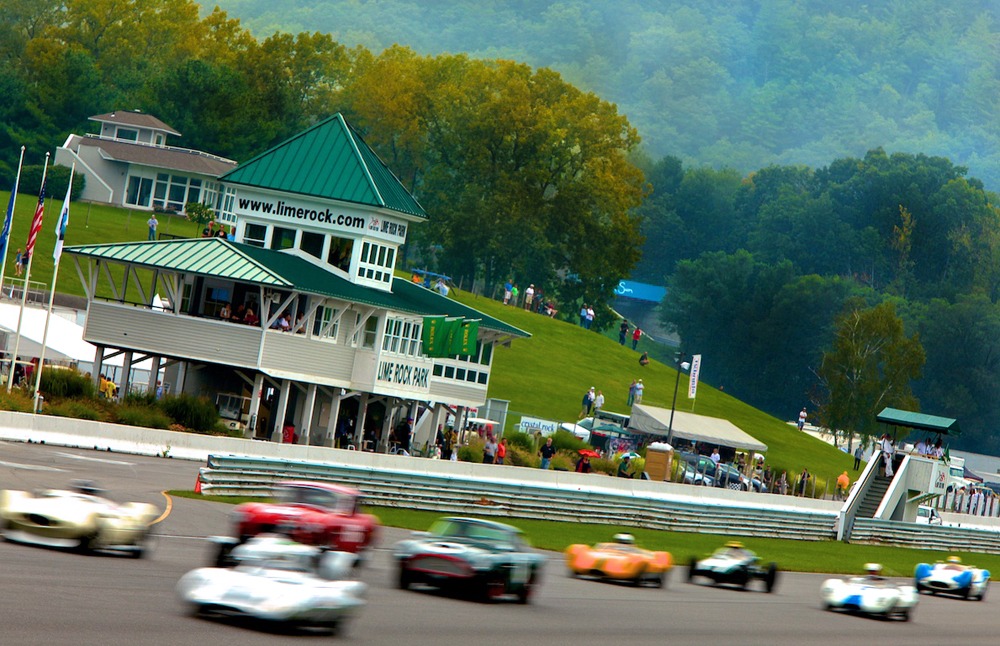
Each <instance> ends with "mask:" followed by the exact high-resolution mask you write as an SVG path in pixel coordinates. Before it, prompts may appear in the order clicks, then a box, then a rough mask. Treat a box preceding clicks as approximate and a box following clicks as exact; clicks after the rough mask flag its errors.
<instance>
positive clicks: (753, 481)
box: [677, 451, 767, 493]
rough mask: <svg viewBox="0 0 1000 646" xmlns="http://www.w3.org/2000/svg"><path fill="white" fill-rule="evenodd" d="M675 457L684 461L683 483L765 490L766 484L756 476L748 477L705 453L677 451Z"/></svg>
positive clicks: (741, 489)
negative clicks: (716, 462)
mask: <svg viewBox="0 0 1000 646" xmlns="http://www.w3.org/2000/svg"><path fill="white" fill-rule="evenodd" d="M677 457H678V458H680V459H681V460H683V461H684V463H685V465H686V466H685V468H684V477H683V482H684V483H685V484H698V485H704V486H706V487H721V488H724V489H735V490H738V491H749V490H750V489H751V488H753V490H754V491H756V492H763V493H766V492H767V486H766V485H765V484H764V483H763V482H761V481H760V480H759V479H758V478H748V477H747V476H745V475H743V474H742V473H740V471H739V470H738V469H737V468H736V467H734V466H732V465H730V464H725V463H719V464H715V462H713V461H712V458H710V457H708V456H707V455H699V454H697V453H688V452H686V451H679V452H678V453H677Z"/></svg>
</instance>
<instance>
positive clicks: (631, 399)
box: [625, 379, 636, 406]
mask: <svg viewBox="0 0 1000 646" xmlns="http://www.w3.org/2000/svg"><path fill="white" fill-rule="evenodd" d="M635 384H636V381H635V379H633V380H632V385H631V386H629V387H628V402H627V403H626V404H625V405H626V406H631V405H632V404H634V403H635Z"/></svg>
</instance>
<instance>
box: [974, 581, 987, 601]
mask: <svg viewBox="0 0 1000 646" xmlns="http://www.w3.org/2000/svg"><path fill="white" fill-rule="evenodd" d="M987 587H989V586H986V585H984V586H983V589H982V590H980V591H979V596H977V597H976V601H982V600H983V599H984V598H985V597H986V588H987Z"/></svg>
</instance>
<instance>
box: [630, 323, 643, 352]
mask: <svg viewBox="0 0 1000 646" xmlns="http://www.w3.org/2000/svg"><path fill="white" fill-rule="evenodd" d="M641 336H642V330H641V329H640V328H639V326H638V325H636V326H635V330H633V331H632V349H633V350H635V349H636V346H637V345H639V338H640V337H641Z"/></svg>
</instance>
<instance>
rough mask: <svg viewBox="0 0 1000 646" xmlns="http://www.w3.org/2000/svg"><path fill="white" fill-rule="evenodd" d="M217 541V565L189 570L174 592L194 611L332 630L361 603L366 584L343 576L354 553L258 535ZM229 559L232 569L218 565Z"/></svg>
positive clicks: (349, 568)
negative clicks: (245, 540)
mask: <svg viewBox="0 0 1000 646" xmlns="http://www.w3.org/2000/svg"><path fill="white" fill-rule="evenodd" d="M215 540H216V541H217V542H219V543H220V544H221V548H220V550H219V552H220V556H219V558H218V559H216V563H217V566H216V567H205V568H199V569H197V570H192V571H191V572H188V573H187V574H185V575H184V576H183V577H181V580H180V581H179V582H178V583H177V594H178V596H179V597H180V599H181V601H182V602H183V603H184V604H185V605H186V606H187V607H188V608H189V609H190V610H191V611H192V612H193V613H194V614H205V615H222V616H243V617H248V618H252V619H258V620H262V621H267V622H279V623H286V624H290V625H293V626H296V627H302V628H321V629H326V630H329V631H330V632H333V633H336V632H338V631H339V630H340V628H341V626H342V624H343V622H344V620H345V619H347V618H348V617H349V616H351V615H352V614H353V613H354V612H356V611H357V609H358V608H360V607H361V606H363V605H364V603H365V601H364V597H365V595H366V593H367V589H368V588H367V586H366V585H365V584H364V583H362V582H360V581H355V580H350V579H347V577H348V576H349V575H350V573H351V571H352V570H353V568H354V566H355V564H356V562H357V555H356V554H349V553H347V552H330V551H326V550H323V549H322V548H318V547H313V546H311V545H303V544H301V543H296V542H295V541H292V540H290V539H288V538H286V537H283V536H277V535H273V534H261V535H259V536H255V537H253V538H251V539H249V540H248V541H247V542H245V543H242V544H236V541H235V539H224V538H219V539H215ZM226 563H231V564H232V565H231V566H230V567H224V566H219V564H226Z"/></svg>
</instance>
